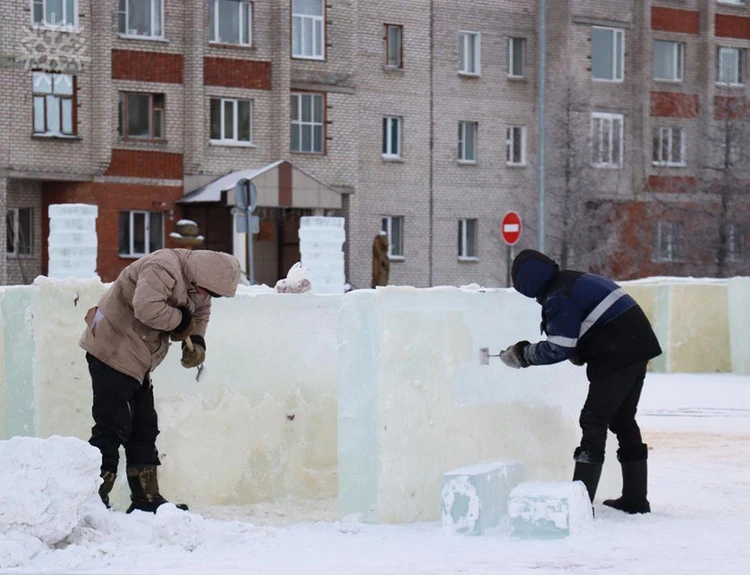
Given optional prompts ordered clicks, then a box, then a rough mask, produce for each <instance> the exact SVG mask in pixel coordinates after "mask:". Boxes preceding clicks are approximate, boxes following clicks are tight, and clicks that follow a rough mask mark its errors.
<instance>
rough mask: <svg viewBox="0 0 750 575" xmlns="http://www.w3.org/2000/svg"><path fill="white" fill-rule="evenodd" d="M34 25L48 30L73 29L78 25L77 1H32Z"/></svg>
mask: <svg viewBox="0 0 750 575" xmlns="http://www.w3.org/2000/svg"><path fill="white" fill-rule="evenodd" d="M31 8H32V9H31V12H32V18H33V21H34V25H36V26H47V27H50V28H75V27H76V26H77V25H78V0H32V7H31Z"/></svg>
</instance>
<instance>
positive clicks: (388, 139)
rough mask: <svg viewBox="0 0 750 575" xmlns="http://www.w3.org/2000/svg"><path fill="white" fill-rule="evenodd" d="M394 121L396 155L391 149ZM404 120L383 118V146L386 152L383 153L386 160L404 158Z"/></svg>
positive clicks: (390, 117) (399, 117)
mask: <svg viewBox="0 0 750 575" xmlns="http://www.w3.org/2000/svg"><path fill="white" fill-rule="evenodd" d="M393 120H395V121H396V130H397V133H396V143H397V146H398V150H397V152H396V153H395V154H394V153H393V151H392V150H391V149H390V148H391V144H392V143H393V139H392V136H393ZM403 129H404V128H403V118H402V117H401V116H383V144H384V146H383V147H384V148H386V150H387V151H386V150H383V151H382V156H383V159H385V160H400V159H401V158H402V157H403Z"/></svg>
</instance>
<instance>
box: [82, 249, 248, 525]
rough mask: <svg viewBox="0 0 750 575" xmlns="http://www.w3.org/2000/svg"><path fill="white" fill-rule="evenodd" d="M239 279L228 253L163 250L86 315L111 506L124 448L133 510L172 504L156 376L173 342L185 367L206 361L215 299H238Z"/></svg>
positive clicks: (96, 432)
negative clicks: (164, 479)
mask: <svg viewBox="0 0 750 575" xmlns="http://www.w3.org/2000/svg"><path fill="white" fill-rule="evenodd" d="M239 281H240V265H239V262H238V261H237V259H236V258H235V257H234V256H231V255H229V254H225V253H220V252H214V251H209V250H198V251H190V250H184V249H164V250H159V251H156V252H154V253H152V254H149V255H147V256H144V257H142V258H140V259H139V260H137V261H135V262H134V263H132V264H130V265H129V266H128V267H126V268H125V269H124V270H123V271H122V273H121V274H120V275H119V277H118V278H117V280H116V281H115V283H114V284H112V286H111V287H110V288H109V290H108V291H107V293H105V294H104V296H102V298H101V299H100V300H99V304H98V305H97V306H96V307H94V308H91V309H90V310H89V311H88V313H87V314H86V326H87V327H86V331H84V333H83V336H82V337H81V341H80V346H81V347H82V348H83V349H84V350H86V352H87V353H86V359H87V360H88V364H89V372H90V373H91V381H92V385H93V388H94V402H93V408H92V415H93V418H94V427H93V428H92V430H91V439H90V440H89V443H91V445H94V446H95V447H97V448H99V450H100V451H101V452H102V468H101V473H102V479H103V483H102V485H101V487H100V489H99V495H100V496H101V498H102V501H103V502H104V504H105V505H106V506H107V507H109V493H110V491H111V490H112V486H113V485H114V482H115V477H116V473H117V465H118V462H119V457H120V454H119V448H120V446H121V445H122V446H124V447H125V458H126V463H127V477H128V485H129V486H130V491H131V502H132V503H131V505H130V508H129V509H128V511H127V512H128V513H130V512H131V511H133V510H135V509H139V510H141V511H151V512H155V511H156V508H157V507H159V505H161V504H163V503H166V499H164V497H162V496H161V494H160V493H159V484H158V481H157V476H156V469H157V466H158V465H159V457H158V452H157V450H156V436H157V435H158V434H159V427H158V421H157V414H156V410H155V409H154V392H153V387H152V385H151V375H150V374H151V372H152V371H153V370H154V369H156V367H157V366H158V365H159V364H160V363H161V362H162V360H163V359H164V357H165V356H166V355H167V351H168V349H169V345H170V339H171V340H172V341H181V342H182V365H183V366H184V367H186V368H192V367H197V366H199V365H201V364H202V363H203V360H204V359H205V356H206V342H205V339H204V336H205V334H206V327H207V326H208V319H209V315H210V312H211V298H212V297H222V296H224V297H234V295H235V293H236V291H237V285H238V284H239ZM188 337H190V340H191V343H192V344H193V345H192V348H193V349H192V351H191V350H190V349H189V347H188V346H187V345H186V341H185V340H187V338H188ZM180 507H181V508H183V509H187V507H186V506H184V505H183V506H180Z"/></svg>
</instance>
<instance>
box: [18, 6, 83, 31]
mask: <svg viewBox="0 0 750 575" xmlns="http://www.w3.org/2000/svg"><path fill="white" fill-rule="evenodd" d="M47 1H48V0H30V4H31V26H32V28H45V29H48V30H60V31H62V32H75V31H77V30H78V10H79V9H80V5H79V1H78V0H73V23H72V24H67V23H66V24H50V23H49V22H47ZM62 4H63V20H66V21H67V12H68V3H67V1H66V0H62ZM38 5H41V6H42V20H41V21H40V22H37V21H36V17H35V14H34V10H35V7H36V6H38Z"/></svg>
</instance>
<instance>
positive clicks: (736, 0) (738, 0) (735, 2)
mask: <svg viewBox="0 0 750 575" xmlns="http://www.w3.org/2000/svg"><path fill="white" fill-rule="evenodd" d="M716 1H717V2H718V3H719V4H729V5H730V6H744V5H745V4H747V0H716Z"/></svg>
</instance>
